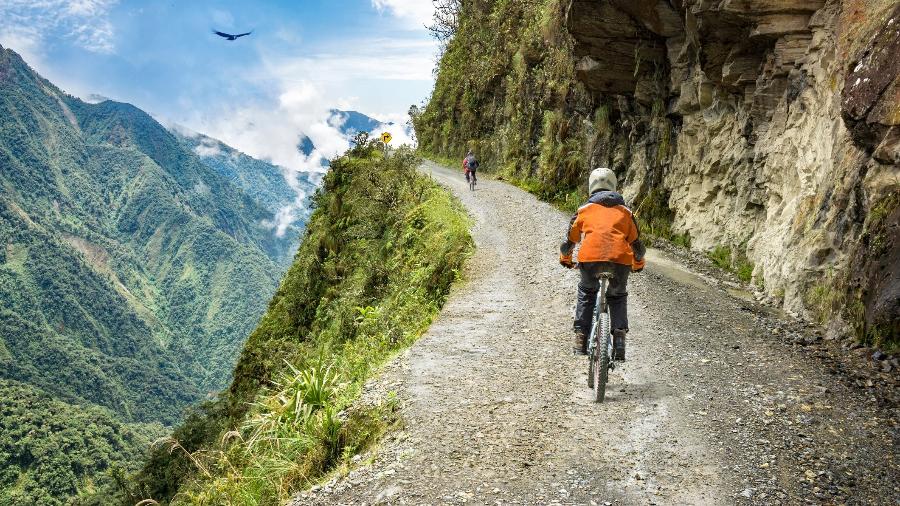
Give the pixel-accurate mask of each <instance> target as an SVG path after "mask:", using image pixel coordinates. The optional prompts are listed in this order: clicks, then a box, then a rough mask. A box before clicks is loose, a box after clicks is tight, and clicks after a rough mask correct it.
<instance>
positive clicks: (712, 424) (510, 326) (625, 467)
mask: <svg viewBox="0 0 900 506" xmlns="http://www.w3.org/2000/svg"><path fill="white" fill-rule="evenodd" d="M423 170H424V171H426V172H430V173H431V174H432V175H433V177H434V178H435V179H436V180H438V181H439V182H440V183H442V184H444V185H446V186H447V187H448V188H450V189H451V190H452V191H453V192H454V193H455V194H456V195H457V196H458V197H459V198H460V200H462V202H463V203H464V204H465V206H466V208H467V209H468V210H469V212H470V213H471V215H472V216H473V218H474V219H475V223H476V224H475V227H474V229H473V235H474V238H475V241H476V243H477V252H476V254H475V255H474V257H473V258H472V259H471V260H470V261H469V263H468V265H467V270H466V273H465V280H464V281H463V282H461V283H460V284H459V285H458V286H457V287H455V289H454V291H453V293H452V294H451V297H450V299H449V300H448V302H447V304H446V306H445V307H444V309H443V311H442V312H441V314H440V316H439V317H438V318H437V319H436V321H435V322H434V324H433V325H432V326H431V328H430V330H429V331H428V332H427V333H426V334H425V336H423V337H422V339H420V340H419V341H418V342H417V343H416V344H415V345H414V346H413V347H412V348H410V349H409V350H408V351H407V352H406V353H405V354H404V355H402V356H400V357H398V358H397V359H396V360H394V361H393V362H392V363H391V364H389V365H388V366H387V367H386V368H385V370H384V371H383V372H382V374H380V375H379V377H378V378H376V379H374V380H373V381H372V382H371V383H370V384H369V385H368V386H367V392H366V394H365V395H364V397H366V398H369V399H372V398H374V397H380V396H384V395H386V394H387V392H389V391H391V392H396V394H397V396H398V398H399V399H400V402H401V414H402V417H403V422H404V423H403V427H402V429H400V430H398V431H396V432H394V433H392V434H390V435H389V436H387V437H386V438H385V440H384V441H383V442H382V444H381V446H380V447H379V448H377V449H376V450H375V451H374V452H373V453H372V454H371V455H366V456H363V457H362V458H361V459H358V465H357V467H356V468H354V469H353V470H351V471H350V472H349V473H348V474H346V475H345V476H339V477H335V478H333V479H332V480H331V481H329V482H327V483H324V484H323V485H321V486H317V487H315V488H314V489H312V490H310V491H307V492H304V493H302V494H300V495H298V496H297V497H295V499H294V500H293V504H297V505H301V504H302V505H305V504H461V503H469V504H596V505H602V504H804V503H812V504H822V503H826V504H845V503H846V504H900V472H898V462H897V459H898V448H900V445H898V412H897V409H896V406H893V405H888V406H885V405H884V403H881V404H879V403H878V402H875V399H874V398H872V397H871V395H870V394H867V393H866V391H865V390H860V389H855V388H852V387H851V386H849V385H847V384H846V383H845V382H842V381H840V380H839V378H836V377H835V375H834V374H832V373H829V372H828V371H827V369H826V367H824V366H823V365H822V364H821V363H817V362H816V360H811V359H810V358H809V357H808V356H806V355H804V354H802V353H801V351H799V350H798V349H797V348H796V347H792V346H790V345H789V344H786V343H785V342H783V341H782V340H781V339H778V338H777V337H776V336H775V333H777V331H773V328H777V324H778V322H777V318H776V317H774V316H772V315H771V314H766V313H765V312H763V311H761V310H760V309H759V308H756V307H752V305H751V304H748V303H747V302H746V301H743V300H741V299H739V298H735V297H733V296H731V295H729V294H728V293H726V292H725V291H724V290H722V289H721V288H718V287H715V286H711V285H710V284H708V283H707V282H706V281H705V280H704V279H703V278H701V277H700V276H697V275H694V274H692V273H691V271H689V270H688V269H687V268H686V267H684V266H683V265H681V264H680V263H679V262H678V261H677V259H675V258H674V257H672V256H670V255H669V254H666V253H663V252H660V251H655V250H652V251H651V253H650V254H649V262H648V267H647V269H646V270H645V271H644V272H643V273H641V274H637V275H634V276H632V278H631V281H630V286H629V298H630V301H629V302H630V304H629V306H630V307H629V309H630V320H631V324H632V329H631V332H630V334H629V343H628V344H629V346H628V362H627V363H626V364H625V365H624V367H621V368H619V369H617V370H616V371H614V372H613V373H612V375H611V385H610V387H609V390H608V393H607V402H605V403H603V404H595V403H593V402H592V400H591V392H590V391H589V390H588V389H587V386H586V376H585V373H586V361H585V359H583V358H580V357H578V358H576V357H573V356H572V353H571V342H570V337H571V330H570V329H571V318H572V312H573V301H574V294H575V285H576V282H577V278H576V273H574V272H569V271H566V270H565V269H562V268H560V267H559V266H558V264H557V251H558V250H557V247H558V244H559V242H560V240H561V239H562V237H563V234H564V231H565V228H566V225H567V223H568V216H565V215H564V214H563V213H561V212H559V211H557V210H555V209H554V208H552V207H550V206H549V205H547V204H545V203H542V202H539V201H538V200H536V199H535V198H534V197H533V196H532V195H530V194H528V193H526V192H524V191H521V190H519V189H517V188H514V187H512V186H510V185H507V184H505V183H502V182H499V181H493V180H488V179H487V178H482V179H481V180H480V181H479V185H478V189H477V191H475V192H470V191H468V187H467V186H466V184H465V180H464V179H463V178H462V176H461V174H459V173H458V171H451V170H449V169H446V168H442V167H439V166H437V165H435V164H432V163H429V162H426V164H425V165H424V167H423Z"/></svg>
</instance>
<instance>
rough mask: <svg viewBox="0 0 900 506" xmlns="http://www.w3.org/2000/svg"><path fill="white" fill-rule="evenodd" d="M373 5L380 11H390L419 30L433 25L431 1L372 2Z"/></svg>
mask: <svg viewBox="0 0 900 506" xmlns="http://www.w3.org/2000/svg"><path fill="white" fill-rule="evenodd" d="M372 5H373V6H374V7H375V8H376V9H378V10H380V11H389V12H390V13H391V14H393V15H394V16H397V17H398V18H401V19H404V20H406V21H409V22H410V23H412V24H413V25H414V26H415V27H417V28H422V27H424V26H426V25H428V24H430V23H431V20H432V17H433V16H434V4H432V3H431V0H372Z"/></svg>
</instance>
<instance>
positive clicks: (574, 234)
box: [559, 213, 581, 257]
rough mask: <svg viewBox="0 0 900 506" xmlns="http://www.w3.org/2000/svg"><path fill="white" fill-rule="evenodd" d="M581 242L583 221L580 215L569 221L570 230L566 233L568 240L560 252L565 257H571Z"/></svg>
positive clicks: (564, 242)
mask: <svg viewBox="0 0 900 506" xmlns="http://www.w3.org/2000/svg"><path fill="white" fill-rule="evenodd" d="M580 240H581V220H580V219H579V216H578V213H575V215H573V216H572V219H571V220H570V221H569V230H568V232H567V233H566V240H565V241H563V243H562V244H561V245H560V247H559V252H560V253H561V254H562V255H563V256H566V257H568V256H571V255H572V250H574V249H575V245H576V244H578V241H580Z"/></svg>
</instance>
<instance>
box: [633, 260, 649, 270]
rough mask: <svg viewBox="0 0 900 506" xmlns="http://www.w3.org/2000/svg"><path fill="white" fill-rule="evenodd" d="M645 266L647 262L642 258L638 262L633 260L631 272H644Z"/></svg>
mask: <svg viewBox="0 0 900 506" xmlns="http://www.w3.org/2000/svg"><path fill="white" fill-rule="evenodd" d="M646 264H647V261H646V260H644V259H643V258H642V259H640V260H635V261H634V263H632V264H631V272H641V271H642V270H644V266H645V265H646Z"/></svg>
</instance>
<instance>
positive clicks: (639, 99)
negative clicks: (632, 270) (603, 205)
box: [414, 0, 900, 343]
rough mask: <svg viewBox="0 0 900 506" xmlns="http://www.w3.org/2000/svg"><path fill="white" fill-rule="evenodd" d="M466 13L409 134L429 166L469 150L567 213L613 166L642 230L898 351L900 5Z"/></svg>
mask: <svg viewBox="0 0 900 506" xmlns="http://www.w3.org/2000/svg"><path fill="white" fill-rule="evenodd" d="M461 6H462V10H461V13H460V17H459V19H460V23H459V26H458V33H460V34H465V36H464V37H457V38H455V39H453V40H451V41H450V42H449V44H448V45H447V47H446V51H445V53H444V56H443V57H442V59H441V61H440V64H439V67H438V78H437V83H436V85H435V91H434V94H433V95H432V98H431V100H430V102H429V103H428V104H427V106H426V107H425V109H424V110H423V111H422V112H421V113H420V114H419V115H418V116H416V117H415V118H414V123H415V125H416V131H417V135H418V136H419V141H420V146H421V147H422V148H423V149H424V150H426V151H431V152H435V153H439V154H442V155H446V156H453V157H454V158H455V157H457V156H461V153H462V152H464V151H463V150H464V149H466V148H474V149H476V150H477V151H478V152H479V153H480V154H481V156H482V158H483V160H484V161H485V163H483V166H484V167H486V168H491V167H493V168H495V169H496V170H497V171H498V172H499V173H500V174H502V175H503V176H505V177H508V178H510V179H512V180H514V181H516V182H518V183H519V184H522V185H523V186H526V187H527V188H529V189H531V190H532V191H535V192H536V193H538V194H539V195H540V196H541V197H543V198H546V199H548V200H552V201H555V202H558V203H561V204H563V205H564V206H569V207H572V206H574V205H576V204H575V203H576V202H578V201H580V200H581V199H582V198H583V191H584V190H583V187H582V186H583V181H584V180H585V177H586V175H587V172H588V171H589V170H590V169H591V168H592V167H596V166H604V165H605V166H609V167H612V168H613V169H614V170H615V171H616V172H617V174H618V175H619V177H620V181H622V182H623V183H624V184H623V188H621V189H622V191H623V193H624V194H625V196H626V199H629V200H631V203H632V206H633V207H634V209H635V210H636V211H637V212H638V215H639V217H642V218H643V220H642V221H643V222H644V225H645V229H646V230H648V231H650V232H653V233H656V234H657V235H662V236H666V235H669V236H675V235H677V236H678V237H679V238H680V239H681V240H682V241H684V239H685V237H684V236H685V235H686V236H689V238H690V244H691V247H693V248H695V249H699V250H703V251H710V250H713V249H716V248H717V249H718V251H726V252H729V253H730V256H731V260H732V263H733V265H741V266H743V269H744V273H745V274H747V273H749V271H750V270H751V269H752V279H751V280H752V282H753V283H754V284H756V285H757V286H758V287H759V288H760V290H761V291H762V292H764V293H765V294H767V295H768V296H769V297H771V298H772V299H773V300H775V301H777V302H778V303H780V304H782V305H783V307H785V308H786V309H787V310H790V311H793V312H796V313H800V314H804V315H806V316H808V317H811V318H816V319H818V320H820V321H821V322H823V323H825V322H830V325H832V330H833V331H834V332H835V334H837V333H843V334H849V333H855V334H856V335H857V337H860V338H863V339H866V340H869V341H872V342H877V343H884V342H893V343H897V340H898V336H900V329H898V321H900V305H898V294H900V287H898V281H897V279H898V272H897V270H898V265H900V259H898V258H897V256H898V247H897V245H898V242H900V241H898V233H900V232H898V215H897V214H898V212H897V207H898V202H900V127H898V123H900V77H898V76H900V68H898V66H900V4H898V2H897V1H896V0H518V1H515V2H500V3H490V2H484V1H482V0H464V1H463V2H462V3H461ZM660 232H662V233H660ZM685 242H686V241H685ZM725 248H727V249H725ZM851 331H852V332H851Z"/></svg>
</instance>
